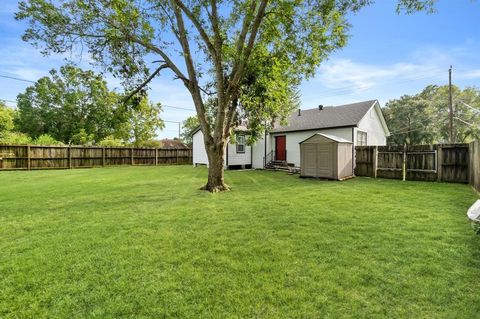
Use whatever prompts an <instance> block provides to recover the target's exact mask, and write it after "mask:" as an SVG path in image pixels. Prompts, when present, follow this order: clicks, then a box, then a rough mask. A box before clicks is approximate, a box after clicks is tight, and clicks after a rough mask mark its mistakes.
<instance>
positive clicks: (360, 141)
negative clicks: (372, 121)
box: [357, 131, 367, 146]
mask: <svg viewBox="0 0 480 319" xmlns="http://www.w3.org/2000/svg"><path fill="white" fill-rule="evenodd" d="M357 146H367V132H360V131H358V132H357Z"/></svg>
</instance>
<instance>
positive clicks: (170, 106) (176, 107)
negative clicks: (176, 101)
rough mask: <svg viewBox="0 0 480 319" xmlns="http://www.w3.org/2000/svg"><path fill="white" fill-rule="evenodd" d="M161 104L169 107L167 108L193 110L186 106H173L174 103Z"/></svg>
mask: <svg viewBox="0 0 480 319" xmlns="http://www.w3.org/2000/svg"><path fill="white" fill-rule="evenodd" d="M160 104H161V103H160ZM162 106H164V107H169V108H172V109H178V110H185V111H195V110H194V109H190V108H186V107H182V106H174V105H166V104H162Z"/></svg>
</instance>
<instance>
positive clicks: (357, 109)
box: [270, 100, 377, 133]
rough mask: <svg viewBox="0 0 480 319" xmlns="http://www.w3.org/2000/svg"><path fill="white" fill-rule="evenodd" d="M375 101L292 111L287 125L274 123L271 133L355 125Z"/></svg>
mask: <svg viewBox="0 0 480 319" xmlns="http://www.w3.org/2000/svg"><path fill="white" fill-rule="evenodd" d="M376 103H377V100H370V101H364V102H358V103H352V104H345V105H339V106H326V107H323V109H322V110H319V109H318V108H314V109H309V110H301V111H300V115H298V111H295V112H293V113H292V114H291V115H290V117H289V118H288V125H286V126H280V125H279V124H276V125H275V128H274V129H273V130H271V131H270V132H271V133H280V132H292V131H308V130H318V129H326V128H338V127H352V126H357V125H358V123H359V122H360V120H361V119H362V118H363V117H364V116H365V114H366V113H367V112H368V111H369V110H370V109H371V108H372V107H373V106H374V105H375V104H376Z"/></svg>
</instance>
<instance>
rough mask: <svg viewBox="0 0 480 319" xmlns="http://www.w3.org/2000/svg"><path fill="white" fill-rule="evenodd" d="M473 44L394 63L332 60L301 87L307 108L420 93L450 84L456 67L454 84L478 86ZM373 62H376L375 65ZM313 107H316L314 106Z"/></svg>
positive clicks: (421, 53) (430, 50)
mask: <svg viewBox="0 0 480 319" xmlns="http://www.w3.org/2000/svg"><path fill="white" fill-rule="evenodd" d="M472 46H473V47H475V46H474V44H472V43H466V44H465V45H464V46H458V47H453V48H450V49H446V50H443V49H440V48H435V47H433V48H432V47H430V48H421V49H418V50H416V51H415V52H412V53H411V54H409V55H406V56H405V57H404V58H403V59H402V60H403V61H402V60H401V61H396V62H392V63H389V64H388V63H387V64H386V63H375V62H374V60H373V59H369V61H368V63H366V62H362V61H358V60H355V59H351V58H332V59H331V60H329V61H327V62H326V63H325V64H323V65H322V66H321V67H320V68H319V70H318V72H317V75H316V76H315V77H314V78H313V79H311V80H310V81H308V82H305V83H303V85H302V87H301V92H302V102H303V103H302V104H303V106H304V107H305V108H310V107H313V106H315V105H317V104H325V105H338V104H345V103H349V102H354V101H360V100H365V99H379V100H380V101H383V102H386V101H388V100H390V99H392V98H398V97H400V96H401V95H404V94H415V93H418V92H420V91H421V90H422V89H423V88H425V86H427V85H429V84H437V85H445V84H447V83H448V67H449V66H450V65H452V64H453V79H454V84H456V85H459V86H461V87H465V86H472V85H478V84H477V83H478V80H479V79H480V64H479V63H478V60H477V58H476V57H475V56H472V50H473V49H474V48H473V47H472ZM372 60H373V62H372ZM312 105H313V106H312Z"/></svg>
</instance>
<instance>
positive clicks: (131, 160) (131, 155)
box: [130, 147, 134, 166]
mask: <svg viewBox="0 0 480 319" xmlns="http://www.w3.org/2000/svg"><path fill="white" fill-rule="evenodd" d="M133 164H134V161H133V147H132V148H130V165H132V166H133Z"/></svg>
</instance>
